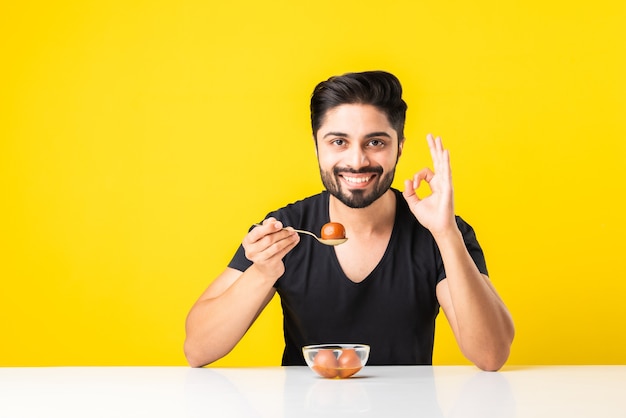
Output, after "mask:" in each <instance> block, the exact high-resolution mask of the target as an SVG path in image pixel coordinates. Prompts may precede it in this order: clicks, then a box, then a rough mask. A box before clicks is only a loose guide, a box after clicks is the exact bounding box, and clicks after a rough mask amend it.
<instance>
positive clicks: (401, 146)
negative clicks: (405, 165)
mask: <svg viewBox="0 0 626 418" xmlns="http://www.w3.org/2000/svg"><path fill="white" fill-rule="evenodd" d="M405 139H406V138H402V139H401V140H399V141H398V158H400V156H401V155H402V148H403V147H404V140H405Z"/></svg>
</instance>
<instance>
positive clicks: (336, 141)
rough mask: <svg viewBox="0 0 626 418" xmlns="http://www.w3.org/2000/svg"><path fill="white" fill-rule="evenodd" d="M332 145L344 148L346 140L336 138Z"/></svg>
mask: <svg viewBox="0 0 626 418" xmlns="http://www.w3.org/2000/svg"><path fill="white" fill-rule="evenodd" d="M331 144H334V145H337V146H340V147H341V146H344V145H345V144H346V140H345V139H343V138H335V139H333V140H332V141H331Z"/></svg>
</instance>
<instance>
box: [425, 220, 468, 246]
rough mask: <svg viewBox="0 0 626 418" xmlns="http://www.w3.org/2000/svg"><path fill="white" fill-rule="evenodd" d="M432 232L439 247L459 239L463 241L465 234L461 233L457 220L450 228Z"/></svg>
mask: <svg viewBox="0 0 626 418" xmlns="http://www.w3.org/2000/svg"><path fill="white" fill-rule="evenodd" d="M431 234H432V236H433V238H434V239H435V242H437V245H438V246H439V247H441V246H444V245H446V244H450V243H454V242H458V241H459V240H460V241H461V242H462V241H463V234H461V231H460V230H459V227H458V226H457V224H456V222H455V223H454V224H453V225H451V226H450V227H448V228H444V229H442V230H439V231H431Z"/></svg>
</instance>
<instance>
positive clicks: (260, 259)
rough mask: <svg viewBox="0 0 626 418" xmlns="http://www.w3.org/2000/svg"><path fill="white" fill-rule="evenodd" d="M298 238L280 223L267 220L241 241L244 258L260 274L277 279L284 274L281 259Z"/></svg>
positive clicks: (270, 219) (293, 231)
mask: <svg viewBox="0 0 626 418" xmlns="http://www.w3.org/2000/svg"><path fill="white" fill-rule="evenodd" d="M299 242H300V236H299V235H298V233H297V232H296V231H295V230H294V229H293V228H292V227H287V228H285V227H284V226H283V224H282V222H280V221H278V220H276V219H274V218H267V219H266V220H264V221H263V224H262V225H261V226H257V227H256V228H253V229H252V230H251V231H250V232H249V233H248V235H246V236H245V238H244V239H243V242H242V245H243V247H244V249H245V254H246V258H247V259H248V260H250V261H252V263H253V264H254V266H255V268H256V269H257V270H258V271H259V272H260V273H262V274H264V275H267V276H268V277H272V278H274V279H278V278H279V277H280V276H282V275H283V273H284V272H285V264H284V263H283V257H285V255H287V253H288V252H289V251H291V250H292V249H293V248H294V247H295V246H296V245H298V243H299Z"/></svg>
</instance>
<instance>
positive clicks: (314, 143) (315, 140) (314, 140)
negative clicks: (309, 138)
mask: <svg viewBox="0 0 626 418" xmlns="http://www.w3.org/2000/svg"><path fill="white" fill-rule="evenodd" d="M313 146H315V157H317V158H319V155H317V139H315V135H313Z"/></svg>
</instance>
